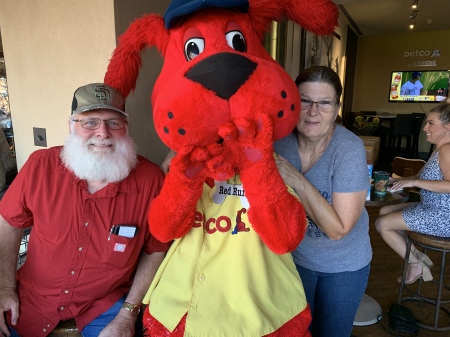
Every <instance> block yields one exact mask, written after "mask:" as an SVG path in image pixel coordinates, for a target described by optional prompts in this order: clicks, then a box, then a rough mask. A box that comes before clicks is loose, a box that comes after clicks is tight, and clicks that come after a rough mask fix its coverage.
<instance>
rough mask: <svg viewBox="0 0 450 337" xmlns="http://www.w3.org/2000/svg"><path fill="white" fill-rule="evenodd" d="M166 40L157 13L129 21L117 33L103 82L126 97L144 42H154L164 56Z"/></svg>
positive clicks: (167, 41) (140, 62)
mask: <svg viewBox="0 0 450 337" xmlns="http://www.w3.org/2000/svg"><path fill="white" fill-rule="evenodd" d="M168 43H169V33H168V31H167V30H166V29H165V28H164V19H163V18H162V17H161V16H159V15H156V14H150V15H145V16H143V17H142V18H140V19H137V20H135V21H133V22H132V23H131V25H130V26H129V27H128V29H127V30H126V32H125V33H124V34H123V35H121V36H120V37H119V44H118V46H117V48H116V49H115V50H114V54H113V57H112V58H111V61H110V63H109V65H108V70H107V72H106V75H105V81H104V82H105V84H108V85H110V86H112V87H113V88H116V89H117V90H119V91H120V92H121V93H122V95H123V97H125V98H126V97H127V96H128V95H129V93H130V91H132V90H134V88H135V87H136V80H137V77H138V74H139V69H140V67H141V64H142V61H141V52H142V51H143V50H144V49H145V48H146V47H147V46H155V47H156V48H157V49H158V50H159V52H160V53H161V55H162V56H163V57H164V55H165V52H166V48H167V44H168Z"/></svg>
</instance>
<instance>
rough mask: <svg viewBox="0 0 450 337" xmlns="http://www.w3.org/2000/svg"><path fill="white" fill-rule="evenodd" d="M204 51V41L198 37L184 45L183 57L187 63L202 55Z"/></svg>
mask: <svg viewBox="0 0 450 337" xmlns="http://www.w3.org/2000/svg"><path fill="white" fill-rule="evenodd" d="M204 49H205V40H204V39H201V38H199V37H194V38H192V39H189V40H187V41H186V43H185V45H184V55H186V59H187V60H188V61H191V60H193V59H194V58H195V57H197V56H198V55H200V54H201V53H203V50H204Z"/></svg>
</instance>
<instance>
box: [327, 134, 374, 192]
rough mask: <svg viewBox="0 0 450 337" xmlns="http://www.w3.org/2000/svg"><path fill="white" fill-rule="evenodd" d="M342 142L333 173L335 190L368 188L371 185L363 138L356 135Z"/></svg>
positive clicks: (347, 190)
mask: <svg viewBox="0 0 450 337" xmlns="http://www.w3.org/2000/svg"><path fill="white" fill-rule="evenodd" d="M354 138H355V139H356V140H354V139H351V140H350V141H346V142H343V143H341V146H340V147H339V150H338V151H339V155H338V156H337V158H338V160H337V161H336V162H335V165H336V167H335V170H334V174H333V192H338V193H348V192H357V191H362V190H367V189H368V188H369V185H370V180H369V173H368V169H367V157H366V152H365V149H364V145H363V142H362V140H361V139H359V138H357V137H354Z"/></svg>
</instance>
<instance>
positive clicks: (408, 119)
mask: <svg viewBox="0 0 450 337" xmlns="http://www.w3.org/2000/svg"><path fill="white" fill-rule="evenodd" d="M415 120H416V117H415V116H414V115H413V114H398V115H397V118H396V120H395V130H394V136H412V135H413V133H414V125H415Z"/></svg>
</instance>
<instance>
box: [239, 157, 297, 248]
mask: <svg viewBox="0 0 450 337" xmlns="http://www.w3.org/2000/svg"><path fill="white" fill-rule="evenodd" d="M241 181H242V183H243V185H244V189H245V196H246V197H247V199H248V201H249V203H250V209H249V214H248V217H249V219H250V222H251V224H252V226H253V228H254V229H255V231H256V232H257V233H258V234H259V236H260V237H261V239H262V240H263V241H264V243H265V244H266V245H267V247H269V248H270V250H272V251H273V252H274V253H277V254H284V253H287V252H291V251H293V250H294V249H295V248H296V247H297V246H298V244H299V243H300V241H301V240H303V237H304V235H305V230H306V213H305V210H304V208H303V206H302V204H301V203H300V201H299V200H298V199H297V198H296V197H295V196H294V195H292V194H291V193H290V192H289V191H288V189H287V187H286V185H285V184H284V181H283V179H282V178H281V176H280V173H279V172H278V169H277V166H276V164H275V160H274V158H273V156H271V158H267V159H265V160H259V161H257V162H255V163H253V165H251V166H249V167H248V168H247V169H246V170H243V171H242V172H241Z"/></svg>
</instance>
